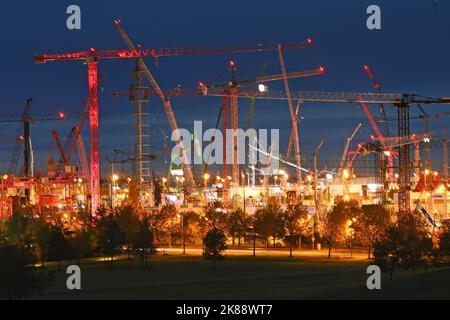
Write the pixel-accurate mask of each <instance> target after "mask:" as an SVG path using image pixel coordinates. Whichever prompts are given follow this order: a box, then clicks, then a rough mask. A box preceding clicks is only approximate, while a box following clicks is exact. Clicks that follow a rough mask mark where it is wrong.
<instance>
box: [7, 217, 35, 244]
mask: <svg viewBox="0 0 450 320" xmlns="http://www.w3.org/2000/svg"><path fill="white" fill-rule="evenodd" d="M30 221H31V218H30V217H29V216H28V215H26V214H25V213H24V212H22V211H18V212H14V213H13V215H12V216H11V218H10V219H9V220H8V221H6V222H5V226H4V233H5V236H6V238H7V239H8V243H10V244H17V245H21V246H26V245H29V244H30V241H31V239H30V234H29V232H28V231H29V230H28V225H29V224H30Z"/></svg>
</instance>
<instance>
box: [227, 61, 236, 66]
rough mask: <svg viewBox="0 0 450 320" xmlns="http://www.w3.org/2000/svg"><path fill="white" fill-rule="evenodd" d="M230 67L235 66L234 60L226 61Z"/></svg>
mask: <svg viewBox="0 0 450 320" xmlns="http://www.w3.org/2000/svg"><path fill="white" fill-rule="evenodd" d="M228 64H229V66H230V68H234V67H236V62H234V61H233V60H230V62H228Z"/></svg>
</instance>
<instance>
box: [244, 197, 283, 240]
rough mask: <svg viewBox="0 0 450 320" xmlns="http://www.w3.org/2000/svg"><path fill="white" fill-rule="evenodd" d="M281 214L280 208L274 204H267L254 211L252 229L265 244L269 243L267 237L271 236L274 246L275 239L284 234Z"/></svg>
mask: <svg viewBox="0 0 450 320" xmlns="http://www.w3.org/2000/svg"><path fill="white" fill-rule="evenodd" d="M281 215H282V210H281V208H280V207H279V206H277V205H274V204H269V205H267V206H266V207H264V208H262V209H259V210H257V211H256V212H255V215H254V219H253V221H252V223H253V230H254V232H255V233H257V234H258V235H259V237H260V238H261V239H263V240H264V241H265V243H266V246H268V245H269V237H272V239H273V246H275V239H276V238H277V237H279V236H282V235H283V234H284V229H283V221H282V218H281Z"/></svg>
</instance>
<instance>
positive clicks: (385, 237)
mask: <svg viewBox="0 0 450 320" xmlns="http://www.w3.org/2000/svg"><path fill="white" fill-rule="evenodd" d="M400 244H401V231H400V229H399V227H398V225H396V226H393V227H388V228H387V229H386V230H385V232H384V233H383V234H382V235H381V236H380V237H379V238H377V240H376V241H375V244H374V248H373V256H374V264H376V265H377V266H379V267H380V268H381V269H382V270H384V271H389V273H390V275H389V278H390V280H391V281H392V279H393V276H394V270H395V267H396V265H397V263H398V261H399V260H400Z"/></svg>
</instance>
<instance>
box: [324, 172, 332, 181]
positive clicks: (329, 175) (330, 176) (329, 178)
mask: <svg viewBox="0 0 450 320" xmlns="http://www.w3.org/2000/svg"><path fill="white" fill-rule="evenodd" d="M325 177H326V178H327V180H333V175H332V174H330V173H327V174H326V176H325Z"/></svg>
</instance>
